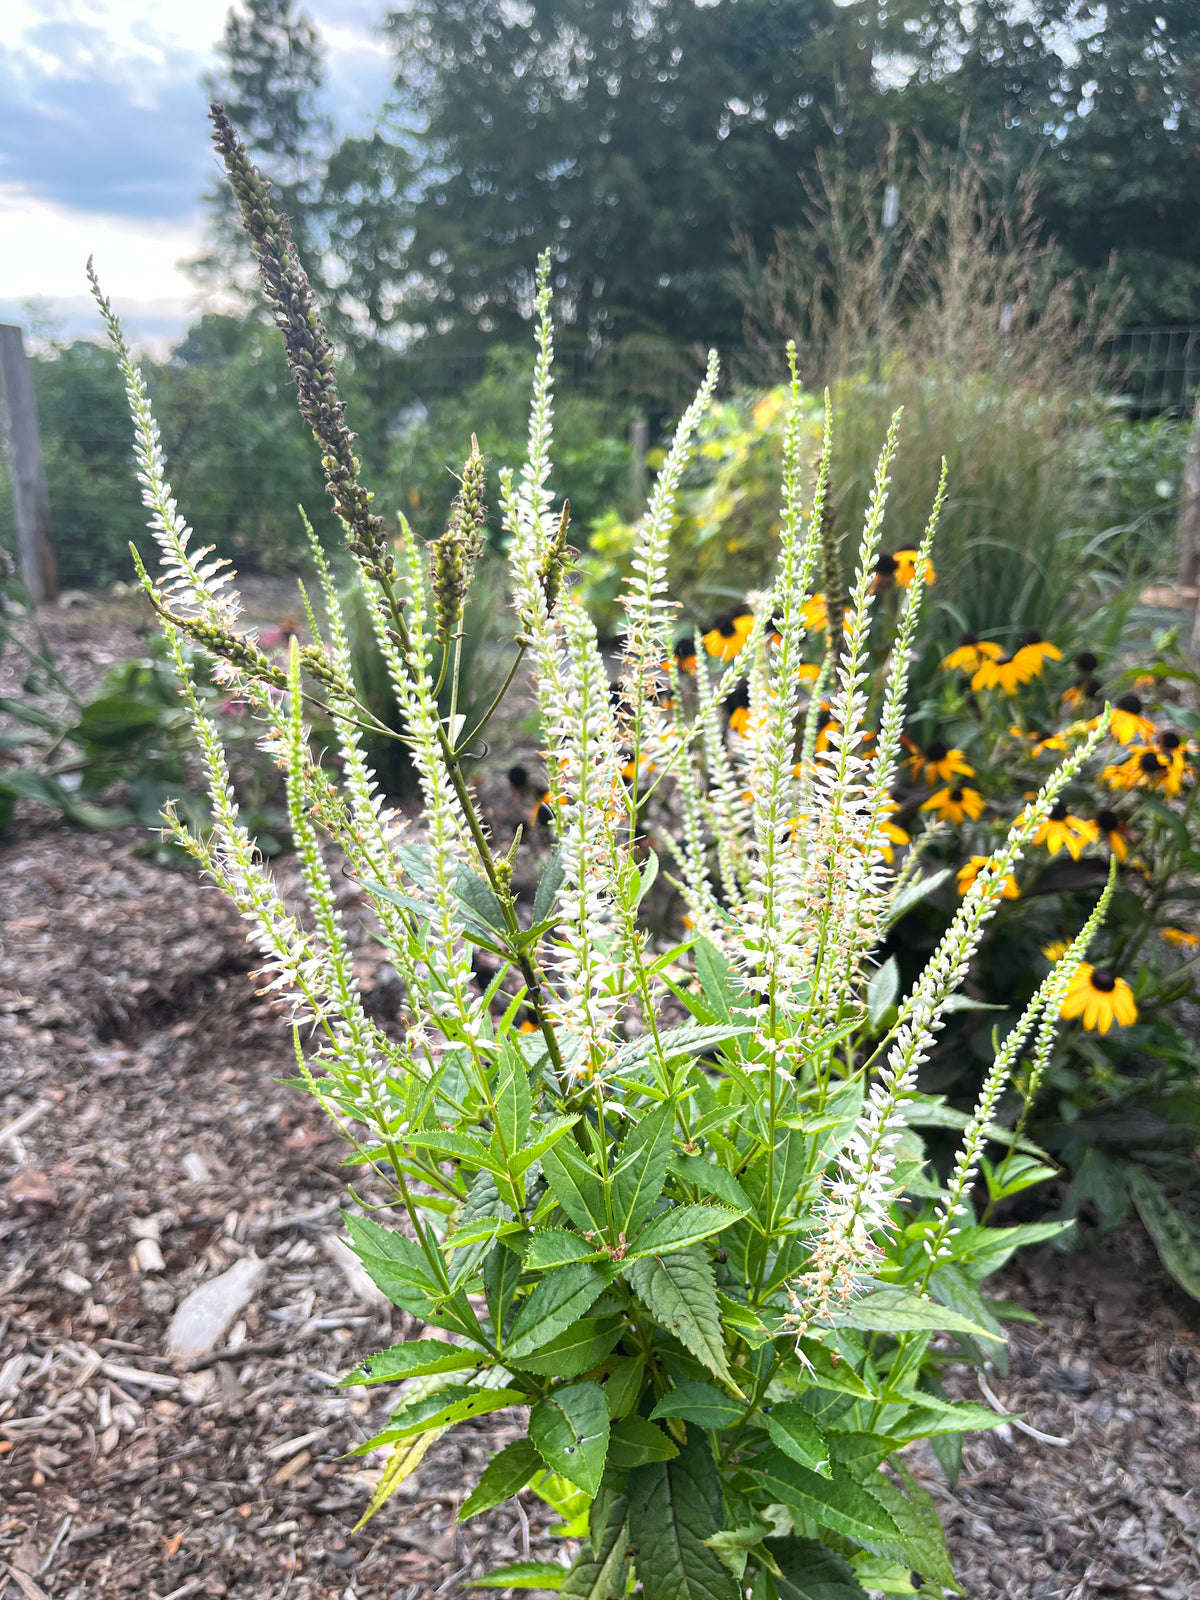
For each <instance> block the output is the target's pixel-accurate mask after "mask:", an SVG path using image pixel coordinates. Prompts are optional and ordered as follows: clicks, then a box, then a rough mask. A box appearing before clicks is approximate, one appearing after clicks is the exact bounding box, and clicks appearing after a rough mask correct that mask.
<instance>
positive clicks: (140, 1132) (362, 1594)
mask: <svg viewBox="0 0 1200 1600" xmlns="http://www.w3.org/2000/svg"><path fill="white" fill-rule="evenodd" d="M75 630H76V624H75V621H74V619H71V620H70V621H69V623H66V622H65V623H64V624H63V625H62V627H61V630H60V637H59V638H58V639H57V640H56V644H58V645H59V647H60V649H61V648H62V646H63V645H64V644H65V643H66V640H65V639H64V638H63V637H62V635H63V634H66V633H68V632H73V631H75ZM78 631H79V632H80V634H81V635H82V634H83V633H84V631H85V630H83V629H82V628H80V629H79V630H78ZM77 648H78V649H80V650H87V649H90V648H91V645H90V644H89V642H88V640H87V638H84V637H81V639H80V641H79V644H78V645H77ZM67 653H69V651H68V652H67ZM105 653H106V654H107V652H105ZM74 665H75V663H74V662H72V666H74ZM80 665H81V666H83V667H86V666H91V665H92V663H91V662H86V661H85V662H81V663H80ZM96 665H103V662H100V663H96ZM93 670H94V668H93ZM80 676H81V677H83V676H86V673H84V672H81V673H80ZM481 787H482V788H484V790H485V798H487V789H488V787H489V786H488V785H486V784H483V785H481ZM490 787H491V789H492V794H493V796H494V804H495V810H496V811H503V810H504V803H503V802H504V800H505V798H506V795H505V791H506V790H507V784H506V783H505V780H504V778H503V776H502V774H499V773H498V774H497V775H496V776H495V778H494V780H493V783H492V785H491V786H490ZM507 803H508V804H509V805H510V806H512V807H513V809H514V816H516V815H517V814H518V813H520V814H523V812H524V809H525V805H526V802H525V800H524V799H520V800H518V798H517V797H516V796H513V797H512V798H511V800H508V802H507ZM25 816H26V820H24V821H23V822H21V823H19V824H18V827H17V828H16V829H15V830H14V831H13V832H12V833H10V835H9V836H8V837H7V839H6V840H5V841H4V842H3V843H2V844H0V1600H18V1597H20V1600H39V1597H44V1596H49V1597H53V1600H108V1597H110V1596H113V1597H115V1596H119V1595H132V1596H136V1597H137V1600H143V1597H144V1600H184V1597H185V1596H189V1595H195V1596H200V1597H205V1596H221V1595H225V1596H229V1597H230V1600H334V1597H337V1600H427V1597H428V1600H432V1597H433V1596H435V1595H447V1596H453V1595H456V1594H459V1593H462V1592H464V1590H463V1586H464V1584H465V1582H466V1581H467V1580H468V1579H469V1578H470V1577H473V1576H477V1575H479V1574H480V1573H482V1572H483V1571H485V1570H487V1569H488V1568H489V1567H491V1566H494V1565H498V1564H502V1563H504V1562H507V1561H511V1560H514V1559H518V1558H520V1557H522V1556H526V1555H529V1556H532V1557H534V1558H537V1559H543V1560H545V1559H551V1560H564V1561H565V1560H567V1559H569V1556H570V1553H571V1551H570V1546H569V1545H567V1544H566V1543H565V1542H564V1541H563V1540H560V1539H556V1538H554V1537H552V1536H551V1534H550V1531H549V1530H550V1527H551V1526H552V1524H553V1517H552V1515H551V1513H550V1512H549V1511H548V1508H546V1507H545V1506H544V1505H543V1504H542V1502H541V1501H539V1500H538V1499H537V1498H536V1497H535V1496H533V1495H531V1494H529V1493H528V1492H526V1493H525V1494H523V1495H522V1496H520V1497H519V1500H518V1501H517V1502H515V1503H510V1504H509V1505H507V1506H505V1507H501V1508H500V1509H499V1510H497V1511H496V1512H494V1513H492V1514H490V1515H489V1516H487V1517H484V1518H479V1519H477V1520H475V1521H473V1522H471V1523H469V1524H467V1525H466V1526H465V1527H461V1528H460V1527H457V1526H456V1524H455V1521H454V1518H455V1514H456V1511H457V1508H458V1506H459V1505H460V1504H461V1502H462V1500H463V1498H464V1497H465V1495H466V1494H467V1493H468V1492H469V1490H470V1488H471V1487H472V1485H473V1484H474V1482H475V1480H476V1478H477V1477H478V1475H479V1472H480V1470H481V1469H482V1466H483V1464H484V1462H485V1461H486V1459H487V1458H488V1456H489V1455H490V1454H491V1453H492V1452H493V1451H494V1450H495V1449H496V1448H498V1447H499V1446H500V1445H502V1444H503V1443H505V1442H507V1439H508V1438H510V1437H512V1436H513V1435H514V1431H515V1419H514V1418H513V1417H512V1415H511V1414H505V1413H500V1414H498V1415H497V1416H496V1417H489V1418H483V1419H480V1420H479V1421H478V1422H477V1423H476V1424H473V1425H470V1426H466V1427H461V1428H459V1429H457V1430H455V1431H454V1432H453V1433H452V1434H450V1435H448V1436H447V1437H446V1438H444V1439H443V1440H442V1441H441V1442H440V1443H439V1444H438V1445H436V1446H435V1447H434V1448H433V1449H432V1450H431V1451H430V1453H429V1455H428V1456H427V1457H426V1459H425V1461H424V1463H423V1464H422V1467H421V1469H420V1471H419V1472H418V1474H417V1475H416V1476H415V1478H412V1479H410V1480H409V1481H408V1482H407V1483H406V1484H405V1485H404V1486H403V1489H402V1491H401V1493H400V1494H398V1495H397V1496H396V1497H395V1499H394V1500H393V1501H392V1502H391V1503H390V1504H389V1505H388V1506H387V1507H385V1508H384V1510H383V1511H382V1512H381V1513H380V1515H379V1516H378V1517H377V1518H376V1519H375V1521H374V1522H372V1523H371V1524H369V1525H368V1527H367V1528H366V1529H365V1530H364V1531H363V1532H362V1533H360V1534H352V1533H351V1531H350V1530H351V1529H352V1527H353V1525H354V1523H355V1522H356V1521H357V1519H358V1517H359V1515H360V1514H361V1512H362V1510H363V1508H364V1507H365V1505H366V1503H367V1500H368V1499H369V1496H370V1491H371V1488H372V1487H373V1485H374V1483H375V1482H376V1481H377V1477H378V1473H379V1470H380V1465H381V1462H380V1460H379V1459H378V1458H363V1459H358V1460H355V1459H350V1460H345V1459H342V1457H343V1456H344V1455H345V1452H347V1451H348V1450H351V1449H353V1448H354V1447H355V1446H356V1445H357V1444H358V1443H360V1442H361V1441H362V1440H364V1439H366V1438H368V1437H369V1436H370V1434H371V1433H372V1432H374V1431H376V1430H377V1429H378V1428H379V1427H380V1426H381V1425H382V1424H383V1422H384V1421H385V1420H386V1416H387V1412H388V1405H389V1399H388V1394H387V1392H386V1391H383V1390H365V1389H344V1388H340V1387H338V1382H337V1380H338V1378H339V1376H340V1375H342V1374H344V1373H346V1372H347V1371H349V1370H350V1369H351V1367H352V1366H353V1365H354V1363H355V1361H356V1360H357V1359H358V1358H360V1357H361V1356H363V1355H365V1354H367V1353H369V1352H371V1351H373V1350H378V1349H379V1348H381V1347H383V1346H384V1345H386V1344H389V1343H392V1342H394V1341H395V1340H397V1339H402V1338H411V1337H414V1336H415V1335H416V1333H417V1332H418V1331H419V1330H418V1328H417V1327H416V1325H415V1324H413V1323H412V1322H411V1320H410V1319H408V1318H407V1317H406V1316H405V1315H404V1314H403V1313H401V1312H399V1311H395V1310H392V1309H391V1308H388V1307H381V1306H380V1305H378V1304H377V1303H375V1301H373V1300H368V1299H367V1298H366V1297H365V1296H364V1295H363V1292H362V1285H361V1281H359V1282H357V1283H354V1282H352V1281H351V1279H350V1278H349V1277H348V1276H347V1272H346V1269H345V1268H344V1267H343V1266H341V1265H340V1264H339V1262H338V1260H337V1259H336V1246H335V1245H334V1244H333V1243H332V1241H333V1240H334V1239H336V1238H337V1237H338V1236H340V1234H341V1233H343V1232H344V1230H343V1229H342V1227H341V1225H340V1219H339V1210H340V1207H341V1206H343V1205H346V1204H348V1203H349V1196H348V1193H347V1177H348V1176H352V1177H357V1176H359V1175H358V1174H348V1173H347V1171H346V1170H345V1169H342V1168H340V1167H339V1160H340V1155H341V1151H340V1149H339V1146H338V1143H337V1140H336V1136H334V1135H333V1134H331V1132H330V1131H328V1130H327V1129H326V1127H325V1126H324V1125H323V1123H322V1122H321V1121H320V1120H319V1118H318V1116H317V1115H316V1114H315V1112H314V1111H312V1110H310V1109H309V1107H308V1104H307V1102H305V1101H304V1100H303V1099H302V1098H301V1097H300V1096H299V1095H297V1094H295V1093H294V1092H293V1091H291V1090H289V1089H285V1088H282V1087H280V1086H279V1085H278V1084H277V1083H275V1082H274V1081H273V1080H274V1079H277V1078H280V1077H285V1076H288V1075H289V1074H290V1073H291V1071H292V1065H291V1063H290V1061H289V1052H288V1040H287V1037H286V1032H285V1030H283V1029H282V1028H281V1027H280V1025H279V1023H278V1021H277V1020H276V1019H275V1018H274V1017H273V1016H272V1015H271V1013H270V1012H269V1011H268V1010H267V1009H266V1008H265V1006H264V1005H263V1003H262V1002H260V1001H258V1000H257V999H255V997H254V994H253V988H254V985H253V983H252V981H251V980H250V979H249V977H248V976H247V969H248V968H249V967H250V966H252V964H253V961H252V957H251V955H250V952H249V950H248V948H247V946H246V945H245V942H244V937H243V930H242V928H241V926H240V925H239V923H238V921H237V918H236V916H235V915H234V913H233V912H232V910H231V909H229V908H228V907H227V906H226V905H225V904H224V902H223V901H222V900H221V899H220V897H219V896H218V895H217V893H216V892H215V891H214V890H212V889H211V888H207V887H205V886H204V885H202V884H201V883H199V882H198V881H197V880H196V879H195V878H194V877H193V876H191V875H189V874H188V873H186V872H177V871H172V870H170V869H168V868H164V867H161V866H158V865H155V864H153V863H152V862H151V861H149V860H147V859H144V858H142V857H140V856H139V855H138V854H137V853H136V851H137V848H138V847H139V846H141V845H144V843H145V839H144V836H143V835H142V834H140V833H138V832H137V831H135V830H129V831H127V832H124V833H114V834H107V835H97V834H85V833H82V832H79V831H77V830H73V829H69V828H65V827H62V826H61V825H59V824H58V823H57V822H55V821H53V820H47V817H46V814H45V813H42V814H40V815H37V814H35V813H33V812H31V811H29V810H28V809H27V810H26V812H25ZM498 820H499V819H498ZM511 821H512V819H503V829H502V831H504V832H505V837H507V831H508V830H509V825H510V823H511ZM279 870H280V871H281V872H283V873H285V874H286V873H287V872H288V871H289V870H290V869H289V867H288V864H287V862H286V860H285V861H283V862H282V863H281V865H280V867H279ZM343 893H344V895H345V896H346V897H347V899H348V900H349V899H351V898H352V895H353V890H352V886H349V885H346V886H345V888H344V891H343ZM358 958H359V959H358V972H359V977H360V980H361V983H362V986H363V991H364V994H365V995H366V996H367V999H368V1002H369V1003H370V1004H372V1005H373V1006H375V1007H376V1008H377V1010H378V1011H379V1013H380V1015H381V1016H386V1015H387V1013H388V1008H389V1002H390V1000H391V997H392V994H393V993H394V991H392V990H391V989H390V986H389V981H388V969H387V968H386V967H385V966H384V965H382V964H381V963H380V961H379V959H378V956H377V954H375V953H374V952H373V951H372V949H371V947H370V945H369V944H368V943H367V942H366V941H363V942H362V943H361V945H360V947H359V950H358ZM6 1130H11V1131H6ZM360 1193H363V1194H364V1197H365V1198H367V1199H370V1198H371V1193H372V1191H371V1189H370V1186H369V1184H368V1185H366V1186H365V1187H364V1188H360ZM147 1239H151V1240H153V1241H154V1243H155V1244H156V1245H157V1256H158V1258H159V1259H160V1260H161V1267H160V1266H159V1265H158V1263H157V1261H156V1259H155V1252H154V1251H153V1250H148V1249H146V1248H145V1241H146V1240H147ZM139 1245H141V1246H142V1248H141V1250H140V1251H139ZM251 1255H253V1256H255V1257H257V1258H259V1259H260V1260H262V1261H263V1262H265V1263H266V1274H265V1277H264V1279H263V1281H262V1283H261V1285H260V1287H259V1288H258V1290H257V1292H256V1294H255V1297H254V1299H253V1300H252V1301H251V1302H250V1304H249V1305H248V1306H247V1307H246V1309H245V1310H244V1312H243V1313H242V1315H241V1316H240V1317H239V1319H238V1321H237V1323H236V1325H235V1326H234V1327H233V1328H232V1329H231V1331H230V1333H229V1334H228V1336H227V1345H226V1350H227V1352H228V1355H229V1358H228V1359H221V1360H219V1361H217V1362H215V1363H211V1364H209V1365H207V1366H204V1367H202V1368H201V1369H200V1370H196V1371H186V1370H180V1369H179V1368H177V1367H176V1366H175V1365H173V1364H172V1363H171V1361H170V1360H169V1359H168V1358H167V1356H166V1353H165V1335H166V1330H167V1326H168V1324H169V1322H170V1318H171V1315H172V1312H173V1311H174V1309H175V1308H176V1306H177V1305H178V1304H179V1302H180V1300H181V1299H182V1298H183V1297H184V1296H185V1295H186V1294H187V1293H188V1292H189V1291H190V1290H192V1289H193V1288H194V1287H195V1286H196V1285H198V1284H200V1283H202V1282H205V1281H208V1280H210V1279H212V1278H213V1277H215V1276H217V1275H218V1274H220V1273H221V1272H223V1271H225V1270H227V1269H228V1268H229V1267H230V1266H231V1265H232V1264H233V1263H234V1262H237V1261H239V1260H243V1259H246V1258H247V1257H250V1256H251ZM993 1287H994V1292H996V1293H998V1294H1002V1295H1004V1296H1007V1297H1008V1298H1010V1299H1013V1300H1015V1301H1018V1302H1019V1303H1021V1304H1023V1305H1025V1306H1028V1307H1029V1308H1030V1309H1031V1310H1033V1311H1034V1312H1036V1314H1037V1316H1038V1317H1039V1319H1040V1320H1039V1323H1038V1325H1037V1326H1036V1327H1030V1326H1021V1325H1014V1333H1013V1338H1012V1346H1011V1370H1010V1373H1009V1375H1008V1376H1003V1375H1001V1374H999V1373H992V1374H990V1375H989V1377H988V1378H987V1379H986V1380H985V1381H986V1382H987V1384H988V1386H989V1388H990V1389H991V1391H992V1395H993V1396H994V1397H995V1399H996V1401H997V1402H998V1403H999V1404H1002V1405H1003V1406H1005V1407H1006V1408H1008V1409H1009V1410H1011V1411H1014V1412H1017V1413H1019V1414H1020V1417H1021V1421H1022V1422H1023V1423H1024V1424H1025V1426H1026V1428H1032V1429H1033V1430H1035V1431H1036V1433H1038V1434H1041V1435H1045V1436H1048V1437H1049V1439H1051V1440H1053V1441H1055V1442H1048V1441H1047V1440H1046V1439H1041V1438H1037V1437H1034V1436H1032V1435H1031V1434H1030V1433H1029V1432H1028V1431H1022V1429H1021V1428H1019V1427H1017V1426H1016V1425H1014V1424H1012V1423H1009V1424H1006V1425H1004V1426H1003V1427H1001V1428H999V1429H997V1430H995V1431H993V1432H990V1433H985V1434H978V1435H975V1436H974V1437H973V1438H972V1439H971V1440H970V1441H969V1442H968V1444H967V1447H966V1452H965V1463H964V1471H963V1476H962V1478H961V1480H960V1483H959V1485H958V1487H957V1489H956V1490H955V1491H953V1492H952V1491H951V1490H950V1489H949V1488H948V1487H947V1486H946V1483H945V1479H944V1477H943V1476H942V1474H941V1472H940V1469H939V1468H938V1467H937V1465H936V1463H935V1462H934V1460H933V1457H932V1455H931V1454H929V1453H928V1452H927V1451H924V1450H916V1451H914V1452H913V1453H912V1462H911V1464H912V1466H913V1468H914V1470H915V1471H916V1472H917V1474H918V1476H919V1478H920V1479H921V1481H922V1482H923V1483H924V1484H925V1486H926V1487H927V1488H928V1489H929V1491H930V1492H931V1494H933V1496H934V1497H935V1499H936V1501H937V1503H938V1506H939V1509H940V1511H941V1514H942V1516H943V1519H944V1521H945V1523H946V1526H947V1528H948V1531H949V1542H950V1546H951V1553H952V1558H953V1560H954V1563H955V1566H956V1570H957V1571H958V1573H959V1575H960V1580H961V1585H962V1588H963V1590H964V1592H965V1593H966V1594H967V1595H968V1596H970V1600H1000V1597H1006V1600H1085V1597H1090V1596H1110V1595H1111V1596H1134V1595H1148V1596H1156V1597H1161V1600H1193V1597H1196V1596H1200V1307H1197V1306H1196V1305H1195V1304H1194V1303H1193V1302H1191V1301H1189V1300H1188V1299H1187V1298H1186V1297H1185V1296H1184V1295H1183V1294H1182V1293H1181V1292H1180V1291H1179V1290H1177V1289H1176V1288H1175V1287H1174V1286H1173V1285H1172V1284H1171V1283H1170V1281H1169V1280H1168V1279H1167V1278H1166V1277H1165V1276H1164V1274H1163V1273H1162V1271H1161V1269H1160V1267H1159V1265H1158V1262H1157V1259H1156V1257H1155V1256H1154V1253H1153V1250H1152V1249H1151V1248H1150V1246H1149V1245H1148V1243H1147V1241H1146V1239H1145V1237H1144V1235H1142V1234H1141V1233H1140V1232H1138V1231H1137V1230H1135V1229H1128V1230H1123V1231H1122V1232H1121V1233H1120V1234H1118V1235H1115V1236H1113V1237H1112V1238H1111V1239H1109V1240H1108V1241H1106V1242H1105V1244H1104V1245H1103V1246H1102V1247H1101V1248H1099V1249H1097V1250H1095V1251H1093V1252H1092V1253H1090V1254H1087V1255H1062V1254H1060V1253H1058V1252H1055V1251H1054V1250H1052V1249H1047V1250H1045V1251H1042V1252H1040V1253H1038V1254H1036V1255H1030V1256H1027V1257H1025V1258H1023V1259H1022V1260H1020V1261H1018V1262H1017V1263H1016V1264H1015V1265H1014V1266H1013V1267H1012V1268H1011V1269H1010V1270H1009V1271H1008V1272H1007V1273H1006V1275H1005V1277H1004V1278H1003V1280H1002V1281H999V1282H997V1283H996V1284H995V1285H994V1286H993ZM229 1347H236V1348H233V1349H230V1348H229ZM239 1352H240V1353H239ZM953 1382H954V1385H955V1388H956V1392H958V1393H960V1394H961V1395H963V1396H964V1397H966V1398H970V1399H973V1400H976V1401H980V1400H983V1401H984V1402H985V1403H987V1402H986V1396H985V1395H984V1394H982V1393H981V1391H980V1390H979V1388H978V1387H977V1385H976V1379H975V1376H974V1373H973V1371H971V1370H970V1369H964V1370H963V1371H962V1372H961V1373H959V1374H956V1375H955V1378H954V1380H953Z"/></svg>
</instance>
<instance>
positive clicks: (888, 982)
mask: <svg viewBox="0 0 1200 1600" xmlns="http://www.w3.org/2000/svg"><path fill="white" fill-rule="evenodd" d="M899 993H900V968H899V967H898V966H897V965H896V958H895V956H889V957H888V958H887V960H886V961H885V962H884V963H883V965H882V966H881V967H880V968H879V970H878V971H877V972H874V973H872V975H871V981H870V983H868V985H867V1017H868V1019H869V1021H870V1024H871V1026H872V1027H873V1028H878V1027H879V1025H880V1023H881V1022H882V1021H883V1019H884V1017H886V1016H887V1014H888V1012H889V1011H890V1010H891V1008H892V1006H893V1005H894V1004H895V1003H896V996H897V995H898V994H899Z"/></svg>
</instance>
